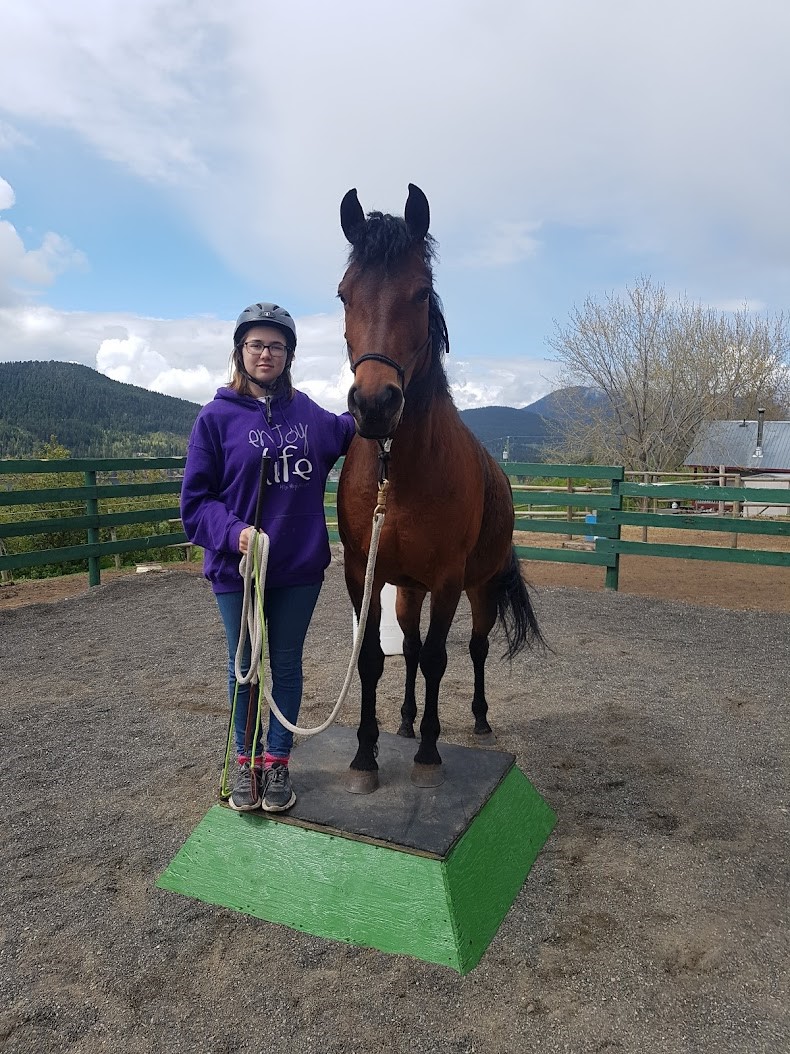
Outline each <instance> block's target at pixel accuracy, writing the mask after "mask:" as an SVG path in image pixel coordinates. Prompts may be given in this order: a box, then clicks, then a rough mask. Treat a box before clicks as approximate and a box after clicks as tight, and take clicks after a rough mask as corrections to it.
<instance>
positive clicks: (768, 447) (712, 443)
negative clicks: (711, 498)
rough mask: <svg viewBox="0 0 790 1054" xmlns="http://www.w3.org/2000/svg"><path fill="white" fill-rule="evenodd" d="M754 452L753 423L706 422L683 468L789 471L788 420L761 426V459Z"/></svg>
mask: <svg viewBox="0 0 790 1054" xmlns="http://www.w3.org/2000/svg"><path fill="white" fill-rule="evenodd" d="M756 449H757V422H756V421H709V422H708V423H707V424H704V425H703V426H702V427H701V428H700V430H699V432H698V433H697V436H696V439H695V440H694V446H693V447H692V448H691V450H690V451H689V453H688V455H687V456H686V459H685V460H684V462H683V464H684V465H689V466H693V467H696V468H700V467H701V468H718V467H719V466H720V465H724V466H725V467H726V468H731V469H743V470H748V471H751V472H788V471H790V421H765V422H764V423H763V456H762V457H755V456H754V455H755V451H756Z"/></svg>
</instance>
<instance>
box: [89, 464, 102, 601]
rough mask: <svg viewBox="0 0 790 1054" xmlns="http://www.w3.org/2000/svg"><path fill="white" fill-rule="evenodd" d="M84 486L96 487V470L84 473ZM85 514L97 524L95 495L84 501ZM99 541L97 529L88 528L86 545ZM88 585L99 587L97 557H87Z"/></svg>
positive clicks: (97, 509) (99, 566) (99, 562)
mask: <svg viewBox="0 0 790 1054" xmlns="http://www.w3.org/2000/svg"><path fill="white" fill-rule="evenodd" d="M85 486H86V487H94V488H95V487H96V470H95V469H89V470H88V471H87V472H86V473H85ZM85 512H86V513H87V515H88V516H95V517H96V518H97V522H98V516H99V499H98V498H97V497H96V495H95V493H94V496H93V497H92V498H90V497H89V498H86V499H85ZM98 541H99V528H98V526H96V527H89V528H88V545H97V544H98ZM88 585H89V586H98V585H101V561H100V560H99V557H98V556H89V557H88Z"/></svg>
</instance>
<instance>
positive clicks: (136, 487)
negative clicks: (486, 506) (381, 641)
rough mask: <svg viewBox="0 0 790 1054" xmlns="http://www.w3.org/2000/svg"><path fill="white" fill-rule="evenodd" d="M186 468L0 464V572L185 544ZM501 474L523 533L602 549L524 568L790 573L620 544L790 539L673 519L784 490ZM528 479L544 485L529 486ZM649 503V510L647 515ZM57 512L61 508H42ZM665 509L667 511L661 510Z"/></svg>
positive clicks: (558, 554) (714, 522)
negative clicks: (624, 562)
mask: <svg viewBox="0 0 790 1054" xmlns="http://www.w3.org/2000/svg"><path fill="white" fill-rule="evenodd" d="M185 460H186V459H185V458H183V457H172V458H170V457H167V458H163V457H159V458H95V459H83V460H80V459H64V460H52V461H47V460H27V461H0V572H2V573H3V575H7V574H8V573H10V572H12V571H14V570H18V569H24V568H30V567H41V566H47V565H58V564H63V563H66V562H72V561H87V565H88V580H89V583H90V585H98V584H99V583H100V575H101V560H102V558H106V557H108V556H114V555H116V554H122V553H131V552H141V551H147V550H152V549H162V548H166V547H170V546H182V545H185V544H186V543H187V537H186V535H185V534H184V532H183V530H182V529H181V528H180V520H179V515H180V513H179V508H178V497H177V495H178V494H179V492H180V489H181V475H182V473H183V469H184V465H185ZM338 467H339V466H338ZM502 468H503V469H504V470H505V472H506V473H507V475H508V476H509V477H510V479H511V483H512V485H513V505H514V509H515V514H516V519H515V529H516V531H518V532H522V533H538V534H541V535H546V534H549V535H557V536H558V539H562V538H563V537H564V538H566V539H567V538H572V537H576V538H583V537H585V536H594V539H595V540H594V543H591V544H583V543H580V544H579V547H578V548H562V547H552V546H546V545H542V544H537V545H527V544H519V545H517V546H516V552H517V554H518V556H519V557H521V558H522V559H527V560H550V561H556V562H562V563H580V564H592V565H595V566H599V567H603V568H605V584H606V586H607V587H608V588H610V589H617V586H618V576H619V567H620V557H621V556H623V555H628V556H658V557H662V556H665V557H669V556H671V557H676V558H681V559H691V560H715V561H722V562H728V563H734V562H737V563H753V564H771V565H775V566H780V567H790V552H782V551H778V550H769V549H739V548H736V547H732V546H729V547H723V546H716V545H711V546H703V545H684V544H680V543H677V544H676V543H673V542H671V541H669V542H648V541H646V540H645V541H641V542H640V541H629V540H625V539H623V538H622V537H621V529H622V527H623V526H640V527H643V528H647V527H652V528H656V527H663V528H669V529H671V528H683V529H687V530H694V531H708V532H719V533H722V534H728V535H747V534H748V535H770V536H774V537H777V538H788V537H790V519H785V520H765V519H762V518H755V519H749V518H744V517H741V516H738V515H715V516H713V515H710V514H708V513H695V512H693V511H692V512H688V511H685V512H678V513H675V512H670V510H669V504H670V502H672V501H673V500H674V501H677V502H678V503H682V504H684V505H689V504H691V506H692V508H693V507H695V506H697V505H698V504H700V503H702V504H705V505H710V504H711V503H713V504H716V503H722V502H724V503H728V504H731V505H732V506H733V507H734V508H735V509H736V510H738V509H739V507H740V503H743V502H746V501H749V502H759V503H764V504H769V505H776V504H779V503H781V504H784V503H785V502H786V500H788V501H790V494H789V495H788V498H787V499H784V498H783V497H782V493H783V492H781V491H776V490H769V489H757V488H751V487H749V488H744V487H720V486H697V485H692V484H689V483H684V482H678V483H661V484H643V483H628V482H625V472H624V470H623V468H622V467H621V466H601V465H543V464H527V463H522V462H508V463H505V464H503V465H502ZM31 474H33V475H43V476H46V475H49V476H56V477H57V485H56V486H44V487H39V488H28V489H22V488H20V486H19V479H18V477H23V476H29V475H31ZM333 475H336V474H333ZM146 477H147V478H146ZM152 477H155V478H152ZM66 479H67V482H66V481H65V480H66ZM530 480H532V481H535V480H538V481H540V482H538V483H537V484H536V483H534V482H533V483H530V482H529V481H530ZM558 481H562V482H561V483H558ZM533 487H535V488H536V489H532V488H533ZM171 495H172V496H173V497H172V500H171V498H170V496H171ZM336 496H337V481H336V479H330V481H329V482H328V484H327V495H326V503H325V506H324V511H325V514H326V519H327V526H328V529H329V536H330V538H331V539H332V540H333V541H338V540H339V536H338V533H337V506H336ZM651 504H652V505H653V507H654V508H653V511H649V506H650V505H651ZM53 505H54V506H55V508H54V509H47V507H48V506H53ZM659 505H660V506H662V507H665V510H666V511H663V512H662V511H660V510H659V508H658V506H659ZM27 506H35V507H36V508H37V509H38V512H39V515H38V516H37V517H36V518H25V516H24V510H25V508H26V507H27ZM64 506H65V507H64ZM42 510H43V515H42ZM536 510H537V514H536ZM541 511H542V513H543V515H541V514H540V513H541ZM593 514H594V515H595V517H596V522H595V523H594V524H592V523H588V522H586V517H588V516H591V515H593ZM132 525H134V526H135V527H136V526H138V525H146V527H147V528H148V530H146V531H144V532H143V533H142V535H140V536H137V537H133V538H122V539H118V538H117V537H115V533H116V529H117V528H119V527H123V526H132ZM176 528H177V529H176ZM73 531H80V532H84V535H85V542H84V543H82V544H79V545H67V546H62V545H60V546H58V545H56V546H52V545H49V546H38V547H35V546H34V547H33V548H27V549H25V550H24V551H19V552H13V553H8V552H5V551H4V545H3V540H4V539H12V538H16V539H24V540H26V542H27V541H32V540H33V539H37V538H40V537H41V536H46V535H51V534H52V533H63V532H73Z"/></svg>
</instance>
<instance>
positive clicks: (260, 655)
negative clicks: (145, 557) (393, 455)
mask: <svg viewBox="0 0 790 1054" xmlns="http://www.w3.org/2000/svg"><path fill="white" fill-rule="evenodd" d="M388 457H389V441H388V442H387V444H386V452H385V450H384V447H382V454H381V458H382V463H383V466H384V467H383V469H382V472H381V476H380V479H379V490H378V500H377V503H376V508H375V510H374V512H373V526H372V530H371V536H370V551H369V553H368V562H367V566H366V568H365V588H364V591H363V593H362V607H361V608H360V612H359V626H358V628H357V634H356V638H355V640H354V647H353V648H352V651H351V658H350V659H349V662H348V670H347V671H346V678H345V681H344V682H343V687H342V688H341V689H340V695H339V696H338V699H337V702H336V703H335V705H334V708H333V709H332V712H331V713H330V715H329V717H327V719H326V720H325V721H323V722H322V723H321V724H320V725H315V726H314V727H313V728H301V727H300V726H299V725H294V724H291V722H290V721H289V720H288V718H287V717H285V716H284V714H283V713H282V711H281V710H280V708H279V706H278V705H277V703H276V702H275V701H274V697H273V696H272V694H271V692H270V691H269V689H268V687H267V686H266V684H265V682H264V672H263V671H264V658H265V655H266V652H265V635H264V624H265V619H264V614H263V591H264V588H265V585H266V567H267V564H268V561H269V536H268V535H267V534H266V533H265V532H264V531H256V530H255V529H254V528H252V529H251V534H250V544H249V546H248V549H247V552H246V553H245V554H244V555H243V556H242V558H241V562H240V563H239V573H240V574H241V576H242V578H243V579H244V596H243V598H242V609H241V632H240V633H239V643H238V647H237V648H236V656H235V674H236V690H235V692H234V694H233V707H232V709H231V715H230V721H229V722H228V740H227V744H226V747H225V764H224V767H223V769H222V781H221V783H220V796H221V797H222V798H225V799H227V798H229V797H230V789H229V788H228V783H227V778H228V768H229V766H230V755H231V744H232V741H233V729H234V725H235V716H236V702H237V699H238V694H239V686H240V685H243V684H258V686H259V690H258V713H257V717H256V721H255V733H254V736H253V741H252V749H251V752H250V764H253V763H254V759H255V748H256V745H257V740H258V734H259V732H260V730H261V726H262V715H261V695H263V696H264V697H265V699H266V702H267V703H268V704H269V709H270V710H271V711H272V713H273V714H274V715H275V717H276V718H277V720H278V721H279V722H280V724H282V725H283V726H284V727H285V728H287V729H288V731H289V732H293V733H295V734H298V735H300V736H307V737H310V736H317V735H318V734H319V733H320V732H324V731H325V730H326V729H327V728H329V726H330V725H331V724H332V722H333V721H334V720H335V718H336V717H337V715H338V713H339V712H340V708H341V706H342V705H343V703H344V702H345V701H346V696H347V695H348V690H349V688H350V687H351V681H352V678H353V676H354V670H355V668H356V665H357V660H358V659H359V653H360V650H361V649H362V638H363V637H364V634H365V626H366V624H367V620H368V609H369V608H370V598H371V595H372V593H373V575H374V572H375V569H376V553H377V552H378V547H379V536H380V534H381V529H382V527H383V526H384V515H385V512H386V506H387V491H388V489H389V480H388V479H387V474H386V460H385V458H388ZM250 557H251V558H250ZM253 580H254V582H255V603H254V604H252V602H251V601H252V586H253ZM247 635H249V638H250V650H251V657H250V668H249V670H248V671H247V673H246V674H244V673H242V670H241V666H242V658H243V654H244V644H245V641H246V636H247Z"/></svg>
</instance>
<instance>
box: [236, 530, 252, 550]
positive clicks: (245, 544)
mask: <svg viewBox="0 0 790 1054" xmlns="http://www.w3.org/2000/svg"><path fill="white" fill-rule="evenodd" d="M251 535H252V527H245V528H244V530H243V531H242V532H241V534H240V535H239V552H240V553H246V552H247V550H248V549H249V546H250V536H251Z"/></svg>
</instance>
